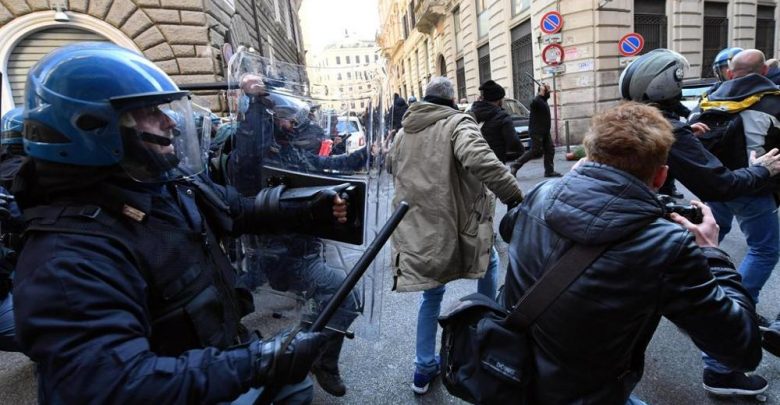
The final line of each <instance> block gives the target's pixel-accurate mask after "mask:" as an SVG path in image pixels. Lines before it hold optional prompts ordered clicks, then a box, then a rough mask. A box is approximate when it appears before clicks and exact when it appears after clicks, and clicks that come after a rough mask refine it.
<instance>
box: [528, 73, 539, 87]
mask: <svg viewBox="0 0 780 405" xmlns="http://www.w3.org/2000/svg"><path fill="white" fill-rule="evenodd" d="M524 73H525V75H526V76H528V78H529V79H531V80H533V81H534V83H536V84H537V85H538V86H539V87H542V82H540V81H538V80H536V79H534V77H533V76H531V74H530V73H528V72H524Z"/></svg>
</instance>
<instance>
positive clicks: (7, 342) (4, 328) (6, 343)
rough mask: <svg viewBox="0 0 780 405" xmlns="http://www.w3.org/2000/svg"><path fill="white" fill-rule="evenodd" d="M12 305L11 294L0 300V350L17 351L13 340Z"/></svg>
mask: <svg viewBox="0 0 780 405" xmlns="http://www.w3.org/2000/svg"><path fill="white" fill-rule="evenodd" d="M14 336H15V329H14V305H13V294H8V296H6V297H5V298H4V299H2V300H0V351H4V352H16V351H19V349H18V347H17V346H16V342H14Z"/></svg>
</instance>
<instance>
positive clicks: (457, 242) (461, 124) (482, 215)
mask: <svg viewBox="0 0 780 405" xmlns="http://www.w3.org/2000/svg"><path fill="white" fill-rule="evenodd" d="M388 160H390V161H391V162H392V166H393V180H394V184H395V196H394V200H393V201H394V204H396V205H397V204H398V203H399V202H400V201H406V202H408V203H409V205H410V207H411V208H410V210H409V213H408V214H407V215H406V217H405V218H404V220H403V221H401V223H400V225H399V226H398V228H397V229H396V231H395V233H393V238H392V239H393V249H394V255H395V258H394V259H393V260H392V262H393V272H394V275H395V276H394V277H395V281H394V289H395V290H396V291H399V292H411V291H423V294H422V301H421V302H420V308H419V312H418V317H417V347H416V360H415V373H414V382H413V384H412V390H413V391H414V392H415V393H417V394H424V393H426V392H427V391H428V387H429V385H430V382H431V381H432V380H433V379H434V378H435V377H436V376H437V375H438V374H439V371H440V370H439V360H438V358H437V357H436V356H434V351H435V349H436V329H437V318H438V316H439V311H440V309H441V301H442V297H443V296H444V291H445V284H446V283H447V282H449V281H453V280H457V279H461V278H469V279H480V281H479V283H478V291H479V292H481V293H483V294H485V295H487V296H489V297H495V295H496V281H497V274H496V273H497V268H495V267H489V266H488V262H489V256H490V254H489V252H491V249H490V247H491V246H492V245H493V225H492V223H493V216H492V214H493V210H494V205H495V201H494V196H493V193H495V194H496V195H497V196H498V198H500V199H501V201H503V202H504V203H505V204H507V205H510V206H513V205H515V204H517V203H519V202H520V201H521V200H522V193H521V191H520V188H519V187H518V186H517V181H516V180H515V179H514V178H513V177H512V176H511V175H510V174H509V172H508V171H507V169H506V168H505V167H504V165H503V164H502V163H501V162H500V161H499V160H498V159H497V158H496V156H495V154H494V153H493V152H492V151H491V150H490V147H489V146H488V144H487V142H486V141H485V139H484V138H483V137H482V135H481V134H480V132H479V128H478V127H477V124H476V122H474V119H473V118H472V117H471V116H470V115H468V114H465V113H461V112H460V111H459V110H458V108H457V106H456V104H455V90H454V88H453V85H452V82H451V81H450V80H449V79H447V78H445V77H440V76H438V77H434V78H433V79H431V81H430V83H429V84H428V86H427V87H426V89H425V97H424V98H423V101H419V102H417V103H415V104H414V105H412V106H411V107H410V108H409V111H408V112H407V114H406V115H405V117H404V120H403V129H402V130H401V131H400V132H399V133H398V135H397V136H396V139H395V142H394V143H393V145H392V147H391V150H390V154H389V156H388ZM491 192H492V193H491ZM496 267H497V266H496ZM486 271H489V273H487V274H486ZM491 273H492V274H491Z"/></svg>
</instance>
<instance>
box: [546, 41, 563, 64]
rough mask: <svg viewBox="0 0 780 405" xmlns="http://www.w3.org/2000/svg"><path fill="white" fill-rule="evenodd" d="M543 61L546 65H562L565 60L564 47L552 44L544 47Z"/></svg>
mask: <svg viewBox="0 0 780 405" xmlns="http://www.w3.org/2000/svg"><path fill="white" fill-rule="evenodd" d="M542 61H544V63H545V64H546V65H560V64H561V63H562V62H563V47H562V46H560V45H558V44H550V45H547V46H545V47H544V49H542Z"/></svg>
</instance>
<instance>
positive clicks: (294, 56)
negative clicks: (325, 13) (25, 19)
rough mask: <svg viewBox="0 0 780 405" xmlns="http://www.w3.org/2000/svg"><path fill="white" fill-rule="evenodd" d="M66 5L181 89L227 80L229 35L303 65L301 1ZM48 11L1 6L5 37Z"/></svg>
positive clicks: (213, 98) (30, 2)
mask: <svg viewBox="0 0 780 405" xmlns="http://www.w3.org/2000/svg"><path fill="white" fill-rule="evenodd" d="M233 1H235V3H233ZM62 3H64V5H65V8H66V10H67V11H66V12H67V13H68V14H70V15H74V14H84V15H88V16H91V17H94V18H96V19H99V20H101V21H104V22H106V23H108V24H110V25H111V26H113V27H115V28H117V29H118V30H120V31H121V32H122V33H123V34H124V35H125V36H126V37H127V38H129V39H131V40H132V42H133V43H134V44H135V46H136V47H137V48H138V49H139V50H140V51H141V52H142V53H143V54H144V56H146V57H147V58H149V59H150V60H151V61H153V62H155V63H156V64H157V65H158V66H159V67H160V68H161V69H162V70H163V71H165V72H166V73H167V74H169V75H170V76H171V77H172V78H173V80H175V81H176V82H177V83H179V84H186V83H196V82H212V81H218V80H223V79H225V75H226V72H225V67H226V64H227V63H226V61H224V60H223V57H222V54H221V47H222V44H223V43H224V42H225V34H226V32H227V31H228V29H230V30H231V34H232V38H234V42H235V43H234V45H236V46H238V45H245V46H247V47H252V48H255V49H257V50H259V51H260V52H261V53H262V54H263V55H264V56H270V55H273V56H274V57H275V58H276V59H277V60H281V61H285V62H290V63H297V64H303V63H304V58H303V45H302V39H301V37H300V23H299V19H298V8H299V6H300V0H295V1H287V0H63V1H62ZM277 6H278V7H279V8H280V11H281V14H280V17H281V18H280V20H279V21H277V20H276V16H277V14H276V12H275V10H274V9H275V7H277ZM49 10H50V4H49V1H47V0H0V32H1V30H2V28H3V26H4V25H6V24H8V23H10V22H11V21H13V20H14V19H16V18H19V17H22V16H25V15H27V14H30V13H35V12H45V11H49ZM284 13H287V14H286V16H287V17H285V14H284ZM286 19H291V21H292V22H293V23H292V29H288V28H287V27H286ZM65 25H67V23H66V24H65ZM98 33H99V32H98ZM2 62H3V61H0V63H2ZM0 68H4V67H3V66H0ZM199 96H201V99H202V100H205V101H204V102H206V103H208V104H209V106H210V107H211V108H212V109H213V110H217V111H224V110H225V109H226V105H225V103H224V100H222V97H219V96H218V93H217V92H201V93H199Z"/></svg>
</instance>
